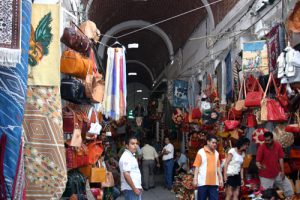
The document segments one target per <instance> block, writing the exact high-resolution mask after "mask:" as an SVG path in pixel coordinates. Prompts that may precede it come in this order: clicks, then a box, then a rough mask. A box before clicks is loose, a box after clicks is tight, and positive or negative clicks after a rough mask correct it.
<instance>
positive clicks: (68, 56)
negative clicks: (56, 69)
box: [60, 50, 93, 79]
mask: <svg viewBox="0 0 300 200" xmlns="http://www.w3.org/2000/svg"><path fill="white" fill-rule="evenodd" d="M92 65H93V62H92V60H91V59H90V58H89V57H85V56H83V55H81V54H80V53H77V52H75V51H72V50H66V51H64V52H63V55H62V56H61V59H60V71H61V72H62V73H64V74H68V75H71V76H75V77H78V78H81V79H85V78H86V75H87V74H93V67H92Z"/></svg>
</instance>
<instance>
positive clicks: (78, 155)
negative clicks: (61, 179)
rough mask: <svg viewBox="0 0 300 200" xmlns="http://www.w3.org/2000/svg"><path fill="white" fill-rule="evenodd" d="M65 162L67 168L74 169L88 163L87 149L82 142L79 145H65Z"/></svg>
mask: <svg viewBox="0 0 300 200" xmlns="http://www.w3.org/2000/svg"><path fill="white" fill-rule="evenodd" d="M66 162H67V168H68V169H75V168H78V167H82V166H87V165H88V164H89V157H88V149H87V147H86V146H85V145H84V144H82V145H81V147H71V146H69V145H68V146H67V147H66Z"/></svg>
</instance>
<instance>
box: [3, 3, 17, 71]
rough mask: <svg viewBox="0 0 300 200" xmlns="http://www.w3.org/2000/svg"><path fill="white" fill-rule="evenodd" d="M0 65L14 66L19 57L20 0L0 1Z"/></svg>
mask: <svg viewBox="0 0 300 200" xmlns="http://www.w3.org/2000/svg"><path fill="white" fill-rule="evenodd" d="M0 22H1V23H0V65H2V66H7V67H16V64H17V63H19V62H20V59H21V0H5V1H0Z"/></svg>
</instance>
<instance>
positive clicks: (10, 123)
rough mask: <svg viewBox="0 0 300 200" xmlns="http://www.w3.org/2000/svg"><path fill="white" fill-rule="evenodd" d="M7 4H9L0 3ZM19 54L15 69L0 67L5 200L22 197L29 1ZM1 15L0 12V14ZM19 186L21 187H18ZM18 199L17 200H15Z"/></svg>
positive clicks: (24, 8)
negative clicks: (4, 144) (4, 139)
mask: <svg viewBox="0 0 300 200" xmlns="http://www.w3.org/2000/svg"><path fill="white" fill-rule="evenodd" d="M2 2H5V3H7V2H9V1H1V3H2ZM21 2H22V22H21V24H22V28H21V31H22V34H21V35H22V41H21V44H22V45H21V47H22V55H21V58H22V59H21V63H18V64H16V65H15V67H5V66H1V67H0V80H1V83H0V105H1V109H0V116H1V118H0V137H1V135H2V134H3V133H5V134H6V136H7V142H6V149H5V154H4V169H3V172H4V178H5V183H4V184H5V187H6V190H7V191H6V194H7V199H11V198H14V196H15V192H20V194H18V195H16V197H18V196H21V195H22V194H21V193H22V191H23V188H22V185H24V181H22V179H21V177H20V176H22V170H23V169H22V159H21V157H22V154H21V153H22V148H21V147H22V142H21V135H22V127H21V124H22V120H23V112H24V104H25V100H26V90H27V69H28V68H27V64H28V49H29V37H30V19H31V0H22V1H21ZM1 14H2V13H1ZM17 187H20V188H17ZM16 199H18V198H16Z"/></svg>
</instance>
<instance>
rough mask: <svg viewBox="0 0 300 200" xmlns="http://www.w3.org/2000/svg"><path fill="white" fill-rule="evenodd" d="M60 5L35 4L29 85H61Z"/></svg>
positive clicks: (33, 6) (32, 20) (33, 9)
mask: <svg viewBox="0 0 300 200" xmlns="http://www.w3.org/2000/svg"><path fill="white" fill-rule="evenodd" d="M59 32H60V5H59V4H33V5H32V19H31V36H30V48H29V66H28V85H40V86H59V85H60V35H59Z"/></svg>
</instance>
